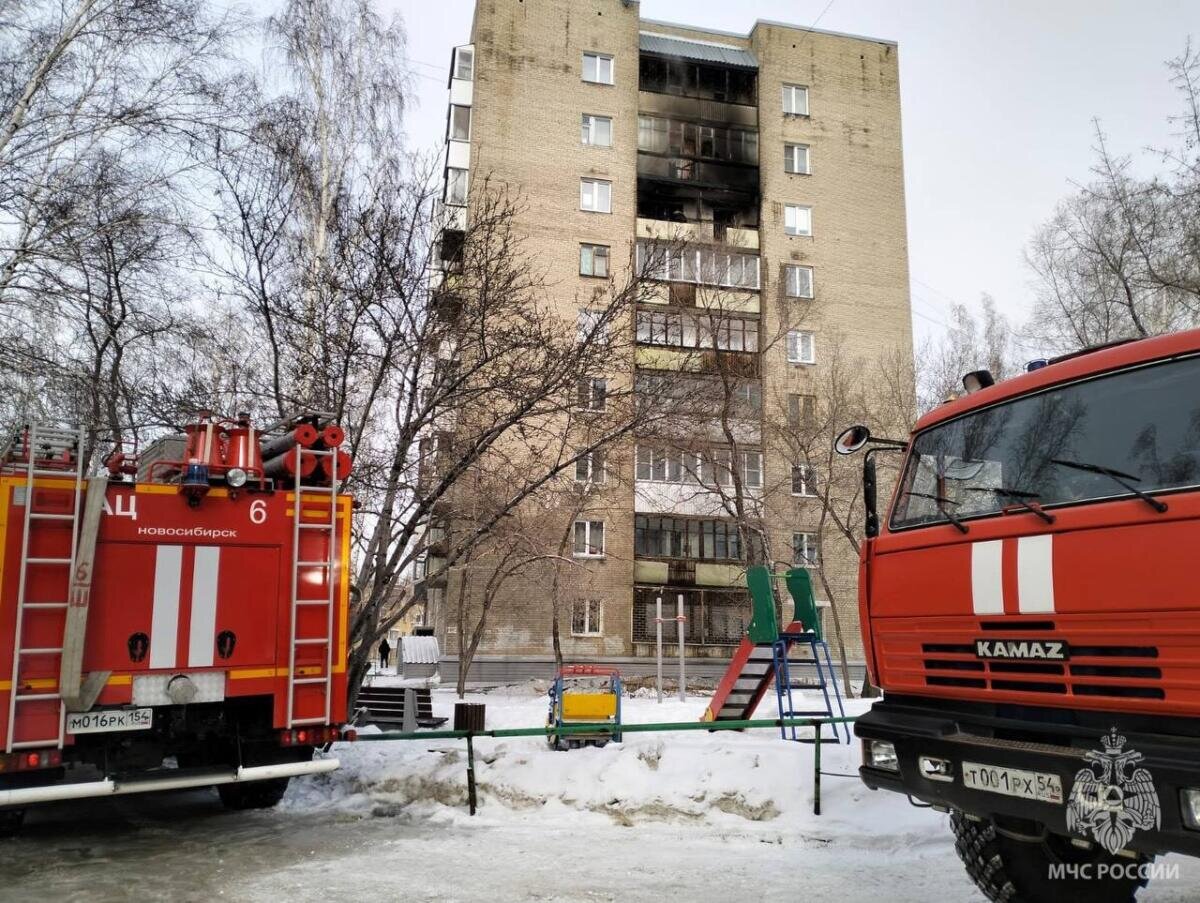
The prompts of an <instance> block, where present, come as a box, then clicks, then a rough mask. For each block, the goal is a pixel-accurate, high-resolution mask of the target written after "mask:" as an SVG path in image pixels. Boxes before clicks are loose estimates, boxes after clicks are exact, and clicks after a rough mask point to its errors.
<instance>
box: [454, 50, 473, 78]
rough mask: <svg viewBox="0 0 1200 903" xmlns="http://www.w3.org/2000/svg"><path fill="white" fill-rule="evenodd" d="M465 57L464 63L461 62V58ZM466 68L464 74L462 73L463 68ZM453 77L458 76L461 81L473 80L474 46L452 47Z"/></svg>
mask: <svg viewBox="0 0 1200 903" xmlns="http://www.w3.org/2000/svg"><path fill="white" fill-rule="evenodd" d="M464 58H465V59H466V65H465V66H464V64H463V59H464ZM464 69H465V70H466V73H467V74H466V75H463V70H464ZM454 77H455V78H460V79H462V80H463V81H466V82H470V81H474V80H475V48H474V47H455V48H454Z"/></svg>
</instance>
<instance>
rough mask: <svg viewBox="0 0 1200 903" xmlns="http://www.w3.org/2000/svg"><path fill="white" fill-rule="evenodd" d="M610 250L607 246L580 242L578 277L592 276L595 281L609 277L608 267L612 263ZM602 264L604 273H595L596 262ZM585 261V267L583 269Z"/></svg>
mask: <svg viewBox="0 0 1200 903" xmlns="http://www.w3.org/2000/svg"><path fill="white" fill-rule="evenodd" d="M611 251H612V249H611V248H610V247H609V246H608V245H598V244H595V243H593V242H587V241H585V242H581V243H580V245H579V275H580V276H592V277H595V278H597V279H607V278H608V277H609V275H610V270H609V265H610V264H611V262H612V253H611ZM599 260H602V261H603V262H604V266H603V270H604V272H602V273H601V272H597V266H596V262H597V261H599ZM584 261H587V267H586V268H585V267H584Z"/></svg>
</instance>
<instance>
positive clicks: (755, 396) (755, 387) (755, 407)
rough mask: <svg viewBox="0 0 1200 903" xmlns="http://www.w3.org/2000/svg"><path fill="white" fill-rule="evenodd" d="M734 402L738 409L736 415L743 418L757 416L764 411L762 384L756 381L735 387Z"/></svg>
mask: <svg viewBox="0 0 1200 903" xmlns="http://www.w3.org/2000/svg"><path fill="white" fill-rule="evenodd" d="M733 402H734V405H735V406H736V408H737V411H736V414H738V415H741V416H743V417H744V416H746V415H747V414H757V413H758V412H759V411H761V410H762V383H760V382H758V381H757V380H755V381H752V382H744V383H741V384H739V385H737V386H734V389H733Z"/></svg>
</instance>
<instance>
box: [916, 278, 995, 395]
mask: <svg viewBox="0 0 1200 903" xmlns="http://www.w3.org/2000/svg"><path fill="white" fill-rule="evenodd" d="M980 306H981V308H982V317H981V320H982V322H981V321H980V320H978V319H976V317H975V315H974V314H973V313H971V311H970V310H969V309H968V308H967V307H966V306H965V305H962V304H956V305H954V307H953V308H952V309H951V311H950V321H951V322H950V327H949V328H948V329H947V330H946V332H945V333H944V334H943V335H941V336H939V337H938V338H937V339H936V340H929V341H927V342H925V344H924V345H923V346H922V347H921V349H920V350H919V352H918V354H917V360H918V361H920V367H919V369H918V371H917V392H918V398H919V402H920V409H921V410H922V411H928V410H930V409H931V408H934V407H937V406H938V405H939V404H941V403H942V402H943V401H945V400H946V399H947V398H953V397H955V396H957V395H959V394H961V392H962V390H963V386H962V377H963V375H964V374H966V373H970V372H971V371H972V370H984V369H986V370H989V371H991V373H992V375H993V376H994V377H995V378H996V379H1005V378H1006V377H1008V376H1011V375H1012V374H1013V373H1015V372H1016V370H1017V367H1016V364H1015V360H1014V348H1013V329H1012V326H1011V325H1010V324H1009V321H1008V318H1007V317H1005V316H1004V314H1002V313H1000V311H999V310H998V309H997V308H996V302H995V300H994V299H993V298H992V296H991V295H988V294H984V295H983V296H982V297H981V298H980Z"/></svg>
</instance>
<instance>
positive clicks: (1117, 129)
mask: <svg viewBox="0 0 1200 903" xmlns="http://www.w3.org/2000/svg"><path fill="white" fill-rule="evenodd" d="M378 2H380V3H381V5H382V6H383V8H385V9H388V8H390V9H395V10H396V11H398V12H399V13H400V14H401V16H402V17H403V18H404V21H405V24H406V27H407V29H408V35H409V55H410V58H411V61H412V62H413V63H414V69H415V71H416V73H417V74H418V76H419V77H418V78H417V79H416V83H417V89H418V101H419V103H418V106H417V108H416V109H414V110H413V111H412V115H411V116H410V119H409V125H408V133H409V134H408V138H409V142H410V145H412V146H414V147H415V146H422V145H432V144H435V143H437V142H439V141H440V140H441V137H442V132H443V130H444V128H445V116H446V102H447V94H446V73H447V67H448V64H449V56H450V48H451V47H452V46H453V45H454V44H458V43H465V42H466V41H467V40H468V38H469V34H470V28H471V11H472V8H473V3H472V2H471V0H441V2H437V3H430V2H427V0H378ZM500 2H505V0H500ZM641 9H642V17H643V18H648V19H662V20H667V21H674V22H681V23H686V24H688V25H697V26H700V27H708V28H717V29H722V30H725V31H735V32H738V33H742V34H744V33H745V32H747V31H749V30H750V28H751V26H752V25H753V24H754V20H755V19H759V18H761V19H775V20H778V21H783V22H790V23H795V24H797V25H803V26H813V25H815V27H817V28H823V29H829V30H832V31H843V32H850V33H853V34H860V35H866V36H869V37H878V38H887V39H891V40H894V41H897V42H898V43H899V45H900V87H901V99H902V116H903V121H904V168H905V181H906V183H907V201H908V241H909V265H910V267H911V273H912V302H913V322H914V325H915V327H916V329H917V332H918V335H926V334H929V333H930V332H931V331H937V330H939V329H940V328H941V324H944V323H945V320H946V311H947V309H948V308H949V306H950V305H951V304H952V303H953V302H955V301H959V302H963V303H966V304H968V305H975V304H977V302H978V299H979V296H980V294H981V293H982V292H988V293H990V294H991V295H993V296H994V297H995V298H996V300H997V302H998V304H999V305H1000V308H1001V310H1003V311H1004V312H1005V313H1006V314H1008V315H1009V316H1010V318H1012V319H1013V320H1014V321H1020V320H1022V319H1024V317H1025V314H1026V312H1027V311H1028V308H1029V304H1030V294H1031V290H1030V286H1029V274H1028V271H1027V269H1026V268H1025V265H1024V263H1023V261H1022V252H1023V249H1024V247H1025V244H1026V242H1027V241H1028V239H1029V237H1030V235H1031V234H1032V233H1033V231H1034V229H1035V228H1036V227H1037V225H1038V224H1039V223H1040V222H1042V221H1043V220H1045V219H1046V218H1047V217H1048V216H1049V214H1050V212H1051V211H1052V209H1053V207H1054V204H1055V202H1056V201H1057V200H1058V199H1059V198H1060V197H1062V196H1063V195H1064V194H1065V193H1066V192H1068V191H1069V190H1070V188H1071V184H1072V182H1078V181H1085V180H1086V179H1087V178H1088V171H1089V167H1090V166H1091V165H1092V161H1093V156H1092V148H1093V146H1094V144H1095V141H1094V133H1093V122H1092V120H1093V119H1094V118H1099V119H1100V121H1101V124H1102V126H1103V128H1104V130H1105V132H1106V133H1107V135H1108V136H1109V139H1110V141H1111V144H1112V147H1113V148H1114V149H1116V150H1119V151H1121V152H1128V153H1138V152H1140V151H1141V149H1143V148H1146V147H1148V146H1161V145H1162V144H1164V143H1165V142H1166V141H1167V140H1168V139H1169V138H1170V135H1171V131H1172V127H1171V125H1170V124H1169V123H1168V121H1167V119H1168V117H1169V116H1171V115H1174V114H1175V113H1177V112H1178V110H1179V103H1178V101H1177V99H1176V95H1175V94H1174V92H1173V90H1172V89H1171V87H1170V85H1169V84H1168V82H1167V74H1166V70H1165V68H1164V65H1163V63H1164V61H1165V60H1167V59H1168V58H1170V57H1173V56H1177V55H1178V54H1179V53H1180V52H1181V51H1182V49H1183V46H1184V41H1185V40H1186V39H1187V37H1188V35H1192V36H1195V37H1196V38H1197V39H1200V2H1197V0H1136V2H1134V0H1125V2H1117V0H1052V2H1048V0H903V2H894V0H832V2H830V0H744V2H741V3H731V2H729V0H642V4H641ZM1145 165H1147V166H1149V165H1150V162H1149V159H1147V160H1146V163H1145ZM1037 351H1039V349H1038V348H1037V347H1036V343H1034V345H1033V347H1030V348H1028V352H1029V356H1034V353H1035V352H1037Z"/></svg>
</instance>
